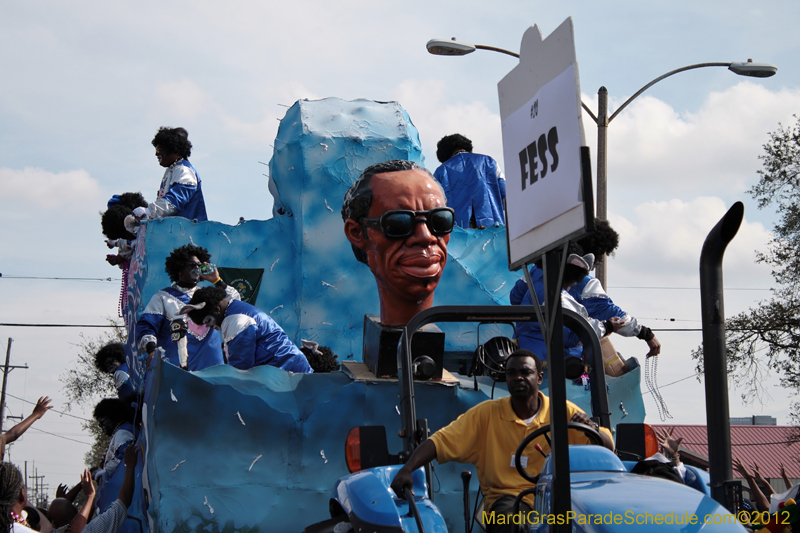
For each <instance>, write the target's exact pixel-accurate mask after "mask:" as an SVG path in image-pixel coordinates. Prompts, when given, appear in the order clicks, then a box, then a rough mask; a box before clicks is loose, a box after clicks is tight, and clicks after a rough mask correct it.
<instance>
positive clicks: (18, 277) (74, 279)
mask: <svg viewBox="0 0 800 533" xmlns="http://www.w3.org/2000/svg"><path fill="white" fill-rule="evenodd" d="M0 278H2V279H45V280H56V281H102V282H109V281H122V278H52V277H46V276H6V275H4V274H2V273H0Z"/></svg>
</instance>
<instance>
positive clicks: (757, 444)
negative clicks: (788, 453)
mask: <svg viewBox="0 0 800 533" xmlns="http://www.w3.org/2000/svg"><path fill="white" fill-rule="evenodd" d="M750 427H758V426H750ZM762 427H763V426H762ZM797 443H798V441H796V440H784V441H780V442H748V443H742V444H733V443H731V446H768V445H770V444H797ZM681 444H689V445H692V446H708V443H707V442H686V441H681Z"/></svg>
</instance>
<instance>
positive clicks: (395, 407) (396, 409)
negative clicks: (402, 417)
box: [394, 405, 400, 415]
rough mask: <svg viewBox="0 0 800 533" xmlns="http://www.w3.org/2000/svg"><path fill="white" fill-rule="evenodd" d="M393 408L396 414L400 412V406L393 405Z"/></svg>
mask: <svg viewBox="0 0 800 533" xmlns="http://www.w3.org/2000/svg"><path fill="white" fill-rule="evenodd" d="M394 410H395V411H397V414H398V415H399V414H400V408H399V407H397V406H396V405H395V406H394Z"/></svg>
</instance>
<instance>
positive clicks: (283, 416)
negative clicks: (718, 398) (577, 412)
mask: <svg viewBox="0 0 800 533" xmlns="http://www.w3.org/2000/svg"><path fill="white" fill-rule="evenodd" d="M390 159H408V160H411V161H415V162H417V163H419V164H420V165H423V166H424V158H423V155H422V150H421V147H420V142H419V134H418V132H417V130H416V128H415V127H414V125H413V124H412V122H411V120H410V118H409V116H408V114H407V113H406V112H405V111H404V110H403V108H402V107H401V106H400V105H399V104H398V103H396V102H387V103H380V102H373V101H368V100H356V101H352V102H348V101H343V100H340V99H336V98H328V99H325V100H320V101H307V100H301V101H298V102H297V103H295V105H294V106H292V107H291V108H290V109H289V110H288V111H287V113H286V116H285V117H284V119H283V120H282V121H281V124H280V127H279V130H278V136H277V138H276V140H275V151H274V155H273V157H272V159H271V161H270V165H269V168H270V180H269V189H270V192H271V193H272V194H273V196H274V207H273V218H271V219H269V220H265V221H246V222H242V223H240V224H238V225H236V226H229V225H225V224H221V223H217V222H210V221H209V222H202V223H195V222H192V221H190V220H186V219H183V218H168V219H163V220H157V221H152V222H149V223H147V224H146V225H144V226H142V228H141V229H140V230H139V235H138V243H137V247H136V254H135V256H134V258H133V259H132V262H131V268H130V274H129V276H130V277H129V288H128V311H127V315H126V323H127V324H128V334H129V338H130V339H133V338H135V324H136V320H137V319H138V317H139V316H140V315H141V313H142V311H143V309H144V307H145V306H146V304H147V302H148V301H149V299H150V298H151V297H152V296H153V294H155V293H156V292H157V291H158V290H159V289H161V288H163V287H165V286H167V285H169V279H168V277H167V276H166V273H165V272H164V260H165V258H166V256H167V255H168V254H169V253H170V252H171V251H172V250H173V249H174V248H176V247H178V246H182V245H184V244H189V243H193V244H196V245H198V246H203V247H205V248H207V249H208V251H209V252H210V253H211V254H212V256H213V257H212V261H213V262H214V263H216V264H217V265H218V266H220V267H227V268H231V269H263V274H262V275H261V280H260V286H258V291H257V294H256V295H255V300H254V301H255V305H256V306H258V307H259V308H261V309H262V310H264V311H266V312H267V313H269V314H270V315H271V316H272V318H273V319H275V320H276V321H277V322H278V323H279V324H280V325H281V326H282V327H283V329H284V330H285V331H286V333H287V334H288V335H289V337H290V338H291V339H292V340H293V341H294V342H295V343H297V344H298V345H299V344H300V340H301V339H307V340H312V341H316V342H318V343H319V344H320V345H324V346H330V347H331V348H332V349H333V352H334V353H336V354H337V355H338V356H339V359H340V361H341V360H352V361H361V358H362V356H361V351H362V329H363V317H364V314H378V311H379V301H378V294H377V289H376V287H375V283H374V281H373V277H372V274H371V273H370V271H369V269H368V267H367V266H366V265H364V264H361V263H359V262H358V261H356V259H355V258H354V257H353V254H352V251H351V248H350V244H349V242H348V241H347V240H346V239H345V237H344V233H343V222H342V219H341V215H340V210H341V205H342V198H343V197H344V193H345V191H346V190H347V189H348V188H349V186H350V184H351V183H352V182H353V181H354V180H355V179H356V178H357V177H358V175H359V174H360V173H361V172H362V170H363V169H364V168H366V167H367V166H369V165H371V164H374V163H378V162H381V161H386V160H390ZM448 255H449V258H448V262H447V267H446V268H445V271H444V275H443V276H442V279H441V281H440V284H439V287H438V288H437V290H436V295H435V300H434V305H463V304H472V305H492V304H507V303H508V293H509V291H510V290H511V288H512V286H513V284H514V282H515V281H516V280H517V278H518V273H514V272H509V271H508V269H507V263H506V257H507V254H506V239H505V228H504V227H500V228H489V229H486V230H464V229H461V228H456V229H455V230H454V231H453V234H452V237H451V240H450V243H449V245H448ZM251 285H252V284H251ZM440 328H441V329H442V330H443V331H444V332H445V333H446V350H448V351H449V352H459V351H460V352H467V351H468V352H472V351H474V349H475V347H476V345H477V342H478V339H477V333H476V329H475V325H474V324H442V325H440ZM502 333H503V331H502V328H501V327H498V326H489V327H486V326H484V327H482V328H481V331H480V335H481V339H480V342H485V341H486V340H488V339H489V338H490V337H492V336H495V335H498V334H502ZM504 333H505V334H508V330H507V329H506V330H505V331H504ZM129 366H130V368H131V369H132V371H133V374H134V377H135V379H136V380H137V381H138V383H139V384H140V386H141V385H142V382H143V380H144V372H143V365H142V362H141V360H140V359H139V357H138V354H136V353H135V352H134V353H133V354H132V357H131V361H129ZM638 383H639V372H638V371H634V372H632V373H630V374H627V375H625V376H623V377H622V378H618V379H613V378H609V384H610V389H611V397H610V399H609V404H610V405H611V407H612V422H613V423H614V424H616V423H617V422H619V421H620V420H621V419H622V418H623V417H624V418H625V421H626V422H641V421H642V420H643V419H644V407H643V404H642V400H641V394H640V393H639V391H638ZM144 385H145V406H144V407H143V412H142V415H143V427H144V429H143V432H144V440H145V445H146V457H145V471H144V475H143V485H144V487H143V488H144V497H143V498H142V500H143V506H144V507H145V509H144V511H146V515H147V517H148V520H149V522H150V523H149V526H150V529H151V530H154V531H198V532H199V531H221V530H225V531H289V530H302V529H303V527H304V526H305V525H308V524H311V523H313V522H316V521H319V520H323V519H325V518H327V517H328V499H329V496H330V491H331V489H332V487H333V485H334V482H335V481H336V480H337V479H338V478H339V477H341V476H343V475H346V474H347V468H346V466H345V461H344V442H345V438H346V434H347V431H348V430H349V429H350V428H352V427H354V426H358V425H385V426H386V427H387V434H388V436H389V448H390V450H393V451H396V450H398V449H399V448H400V446H401V443H400V439H399V438H398V437H397V436H396V432H397V429H399V426H400V416H399V413H398V411H397V403H398V391H399V389H398V385H397V382H396V381H392V380H378V379H374V380H366V381H365V380H357V379H355V378H354V377H353V376H351V375H349V374H347V373H344V372H336V373H331V374H310V375H302V374H290V373H287V372H284V371H282V370H279V369H276V368H272V367H258V368H254V369H251V370H247V371H240V370H237V369H235V368H232V367H227V366H219V367H212V368H209V369H205V370H202V371H199V372H184V371H182V370H180V369H179V368H176V367H174V366H172V365H170V364H168V363H161V362H158V363H157V364H156V365H155V366H154V368H153V370H151V372H150V373H149V374H148V375H147V380H146V384H144ZM631 388H633V389H634V390H633V392H631ZM545 392H546V391H545ZM491 394H494V395H495V396H498V395H504V394H506V393H505V392H504V391H503V390H502V388H501V387H500V386H498V387H497V389H496V390H493V389H492V387H491V381H489V382H488V383H487V382H485V381H481V383H480V384H479V386H478V387H477V390H476V388H475V387H474V382H473V380H472V379H469V380H461V382H460V383H459V384H449V385H446V384H443V383H424V384H421V385H420V386H419V387H418V388H417V408H418V416H419V417H421V418H428V422H429V426H430V428H431V430H432V431H435V430H436V429H439V428H440V427H442V426H444V425H446V424H447V423H449V422H450V421H451V420H453V419H455V418H456V417H457V416H458V415H459V414H461V413H462V412H464V411H465V410H466V409H468V408H470V407H471V406H473V405H475V404H477V403H479V402H481V401H483V400H486V399H487V398H489V397H490V396H491ZM570 397H571V399H573V401H575V402H576V403H578V404H579V405H581V406H582V407H583V408H584V409H585V410H587V411H589V410H590V408H589V401H588V392H585V391H584V388H583V387H582V386H575V387H570ZM620 402H623V404H624V407H625V411H623V410H617V409H615V406H616V405H620ZM463 469H464V466H463V465H457V464H448V465H442V466H437V467H436V471H437V477H438V481H437V485H436V488H437V489H438V492H437V496H436V497H437V502H436V503H437V505H438V506H439V507H440V509H441V510H442V512H443V514H444V515H445V517H446V518H447V519H448V521H449V522H450V525H451V526H453V527H455V526H456V525H457V524H459V523H460V521H461V520H462V510H461V505H462V503H461V501H462V500H461V497H462V496H461V479H460V476H459V474H460V472H461V471H462V470H463Z"/></svg>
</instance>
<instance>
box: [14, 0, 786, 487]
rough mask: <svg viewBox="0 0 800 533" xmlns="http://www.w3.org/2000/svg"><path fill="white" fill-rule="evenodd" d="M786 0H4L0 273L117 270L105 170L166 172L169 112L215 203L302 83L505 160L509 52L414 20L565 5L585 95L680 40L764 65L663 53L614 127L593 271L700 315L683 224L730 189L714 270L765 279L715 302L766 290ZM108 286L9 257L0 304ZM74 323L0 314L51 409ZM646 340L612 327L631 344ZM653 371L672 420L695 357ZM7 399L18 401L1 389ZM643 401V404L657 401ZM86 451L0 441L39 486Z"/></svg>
mask: <svg viewBox="0 0 800 533" xmlns="http://www.w3.org/2000/svg"><path fill="white" fill-rule="evenodd" d="M799 11H800V5H798V4H797V3H793V2H777V1H772V2H770V1H767V2H760V3H758V6H757V7H756V4H754V3H752V2H743V1H736V2H732V1H725V2H723V1H706V2H686V1H670V2H667V1H648V2H640V1H639V2H636V1H611V2H608V1H607V2H589V1H565V2H539V1H528V2H523V1H500V2H494V3H491V4H490V3H488V2H475V1H462V2H458V3H456V2H437V3H432V2H420V1H408V2H404V3H402V4H397V3H388V2H366V1H342V2H315V1H312V2H293V3H283V2H282V3H278V2H247V1H234V2H226V3H225V4H224V5H223V4H220V3H217V2H207V1H199V2H188V1H180V2H152V1H145V2H141V1H140V2H124V1H123V2H111V3H109V2H97V1H83V2H81V1H75V2H69V3H60V2H51V1H43V2H35V3H34V2H26V3H23V2H19V3H8V2H6V3H4V4H3V6H2V7H0V43H1V45H0V72H3V83H2V84H0V224H1V225H2V226H1V227H2V231H1V232H0V250H2V252H1V253H0V272H2V273H3V274H4V276H45V277H89V278H106V277H112V278H118V277H119V274H118V270H116V269H115V268H113V267H110V266H108V265H107V264H106V263H105V262H104V261H103V258H104V256H105V254H106V253H107V249H106V248H105V245H104V243H103V241H102V236H101V234H100V227H99V215H98V213H99V212H100V211H101V210H102V209H103V208H104V206H105V201H106V199H107V198H108V197H109V196H110V195H111V194H113V193H118V192H124V191H129V190H133V191H141V192H143V193H144V194H145V196H146V197H147V198H152V197H153V196H154V194H155V191H156V189H157V187H158V184H159V181H160V177H161V174H162V171H161V169H160V167H158V165H157V163H156V161H155V157H154V153H153V152H154V151H153V148H152V146H151V145H150V140H151V139H152V137H153V135H154V134H155V132H156V130H157V129H158V127H159V126H163V125H169V126H183V127H185V128H186V129H187V130H188V131H189V133H190V139H191V140H192V142H193V143H194V145H195V148H194V152H193V156H192V162H193V164H194V165H195V166H196V168H197V169H198V171H199V173H200V175H201V177H202V178H203V186H204V189H205V193H206V201H207V204H208V206H209V215H210V217H211V218H212V219H215V220H219V221H222V222H226V223H235V222H236V221H237V220H238V219H239V217H240V216H242V217H245V218H247V219H265V218H269V217H270V216H271V205H272V200H271V197H270V196H269V193H268V190H267V179H266V177H265V176H264V174H266V173H267V167H266V166H264V165H262V164H260V162H263V163H266V162H268V161H269V159H270V157H271V153H272V148H271V146H270V145H271V144H272V143H273V139H274V137H275V132H276V130H277V126H278V119H280V117H282V116H283V113H284V112H285V109H286V107H287V106H290V105H291V104H292V103H293V102H295V101H296V100H297V99H299V98H322V97H328V96H337V97H340V98H345V99H353V98H359V97H364V98H370V99H374V100H397V101H399V102H400V103H401V104H402V105H403V106H404V107H405V108H406V110H407V111H408V113H409V114H410V116H411V118H412V120H413V121H414V123H415V125H416V126H417V128H418V129H419V131H420V136H421V140H422V143H423V147H424V150H425V155H426V158H427V162H428V166H429V168H430V169H431V170H433V169H434V168H435V166H436V160H435V155H434V150H435V143H436V141H437V140H438V139H439V138H441V137H442V136H444V135H446V134H449V133H453V132H461V133H463V134H465V135H467V136H469V137H471V138H472V139H473V141H474V142H475V150H476V151H477V152H482V153H487V154H490V155H493V156H495V157H497V158H498V160H501V164H504V163H503V162H502V150H501V141H500V119H499V114H498V105H497V82H498V81H499V80H500V78H502V77H503V76H504V75H505V74H506V73H507V72H508V71H509V70H510V69H511V68H513V66H514V65H515V64H516V60H514V59H513V58H510V57H507V56H503V55H499V54H494V53H490V52H477V53H474V54H472V55H469V56H465V57H458V58H446V57H436V56H432V55H429V54H428V53H427V52H426V50H425V43H426V42H427V41H428V39H430V38H433V37H437V38H450V37H457V38H458V39H459V40H463V41H470V42H475V43H480V44H488V45H494V46H499V47H503V48H508V49H511V50H515V51H516V50H518V49H519V43H520V39H521V37H522V34H523V32H524V31H525V29H527V27H528V26H531V25H533V24H538V25H539V26H540V28H541V29H542V31H543V33H544V34H545V35H547V34H549V33H550V32H551V31H552V30H553V29H555V28H556V27H557V26H558V25H559V24H560V23H561V22H562V21H563V20H564V19H565V18H566V17H567V16H572V17H573V21H574V25H575V35H576V48H577V54H578V66H579V72H580V81H581V90H582V92H583V94H584V101H585V102H586V103H587V104H588V105H589V107H590V108H592V109H596V93H597V89H598V88H599V87H600V86H601V85H605V86H606V87H607V88H608V90H609V95H610V101H611V108H612V109H614V108H615V106H618V105H619V104H620V103H621V102H623V101H624V100H625V98H627V96H629V95H631V94H633V93H634V92H635V91H636V90H638V89H639V87H641V86H642V85H644V84H645V83H647V82H648V81H649V80H651V79H653V78H655V77H657V76H659V75H661V74H662V73H664V72H667V71H669V70H672V69H674V68H678V67H681V66H684V65H688V64H692V63H700V62H707V61H744V60H747V59H748V58H752V59H753V60H754V61H762V62H770V63H774V64H775V65H777V66H778V69H779V71H778V74H777V75H776V76H774V77H773V78H769V79H766V80H755V79H745V78H741V77H738V76H735V75H734V74H732V73H731V72H728V71H727V70H726V69H724V68H713V69H712V68H708V69H701V70H697V71H692V72H687V73H682V74H678V75H677V76H675V77H673V78H670V79H668V80H665V81H663V82H661V83H660V84H658V85H656V86H655V87H653V88H652V89H651V90H649V91H648V92H647V93H645V95H643V96H642V97H640V98H639V99H638V100H637V101H636V102H635V103H634V104H632V105H631V106H629V107H628V108H626V110H625V111H623V112H622V113H621V114H620V115H619V116H618V117H617V118H616V119H615V120H614V122H613V123H612V124H611V126H610V128H609V197H610V200H609V213H610V219H611V221H612V224H613V225H614V226H615V227H616V228H617V229H618V231H620V233H621V235H622V243H621V246H620V249H619V251H618V252H617V254H616V256H615V257H613V258H612V259H611V261H610V264H609V287H610V288H609V292H610V294H611V296H612V297H613V298H614V299H615V301H616V302H618V303H619V304H620V305H621V306H622V307H623V308H625V309H626V310H628V311H629V312H630V313H631V314H633V315H635V316H637V317H640V318H641V319H642V321H643V322H644V323H645V324H647V325H649V326H651V327H654V328H659V327H667V326H668V325H672V326H674V325H675V324H679V325H680V327H689V328H698V327H699V322H698V320H699V316H700V307H699V296H698V294H697V291H695V290H692V289H691V288H693V287H697V286H698V279H697V260H698V257H699V250H700V246H701V245H702V241H703V238H704V236H705V234H706V233H707V232H708V230H709V229H710V228H711V227H712V226H713V224H714V223H715V222H716V220H717V219H719V217H721V216H722V214H723V213H724V212H725V210H726V209H727V207H729V206H730V205H731V204H732V203H733V202H734V201H736V200H742V201H744V202H745V204H746V214H745V216H746V222H745V224H744V226H743V228H742V230H741V232H740V235H739V236H738V237H737V239H736V241H734V244H732V246H731V248H730V249H729V251H728V253H727V254H726V258H725V279H726V283H727V285H728V287H731V288H739V289H759V290H729V291H728V292H727V293H726V311H727V313H728V314H729V315H731V314H734V313H736V312H738V311H741V310H744V309H746V308H747V307H748V306H749V305H751V304H752V303H753V302H754V301H757V300H758V299H759V298H764V297H767V296H768V294H769V293H768V291H766V290H764V289H768V288H769V287H770V286H771V278H770V276H769V271H768V269H765V268H763V267H761V266H757V265H754V263H753V257H754V250H756V249H762V250H763V249H764V246H765V243H766V242H767V240H768V239H769V233H768V230H769V227H770V224H771V222H772V220H773V213H772V212H770V211H766V212H764V211H758V210H756V209H755V205H754V202H752V201H751V200H750V198H749V196H748V195H746V193H745V191H746V190H747V189H748V188H749V187H750V186H752V185H753V184H754V183H755V181H756V179H757V176H756V171H757V170H758V168H759V162H758V159H757V157H758V155H759V153H760V151H761V145H762V144H763V143H764V142H766V140H767V137H766V135H767V132H769V131H772V130H774V129H775V128H776V127H777V125H778V122H781V121H782V122H783V123H785V124H788V123H791V122H792V121H793V119H792V114H793V113H796V112H797V111H798V110H800V69H798V66H799V65H798V63H799V62H800V59H798V58H800V50H799V49H798V48H800V46H798V40H797V38H796V26H797V23H798V22H800V16H798V15H800V13H798V12H799ZM587 120H588V119H587ZM585 127H586V133H587V143H588V144H589V146H590V147H591V148H592V155H593V157H594V143H595V142H596V141H595V134H594V129H593V127H592V126H591V123H590V122H588V121H587V122H586V123H585ZM645 287H668V288H669V289H653V288H645ZM118 293H119V285H118V283H117V282H110V283H109V282H66V281H64V282H58V281H34V280H15V279H10V278H8V277H4V278H3V279H0V322H4V323H5V322H25V323H84V324H96V323H102V322H103V321H104V319H105V317H106V316H113V315H114V314H115V312H116V305H117V297H118ZM670 318H675V319H676V320H677V321H678V322H675V323H672V322H668V321H666V320H667V319H670ZM79 333H80V330H77V329H68V330H52V329H47V330H45V329H23V328H0V341H2V344H3V345H5V339H6V338H7V337H9V336H11V337H13V338H14V339H15V341H14V345H13V362H14V363H15V364H22V363H25V362H27V363H28V365H29V366H30V370H27V371H22V370H16V371H14V372H13V373H12V374H11V375H10V378H9V391H10V392H11V393H12V394H14V395H15V396H18V397H21V398H25V399H27V400H30V401H34V402H35V400H36V398H38V396H40V395H44V394H50V395H51V396H54V397H56V399H57V403H58V408H59V409H61V408H63V395H62V394H61V392H60V387H61V385H60V383H59V382H58V376H59V375H60V374H62V373H64V372H65V371H66V369H67V368H68V367H69V366H70V365H71V362H72V361H73V360H74V357H75V353H76V348H75V347H74V346H73V344H74V343H76V342H78V340H79V338H78V335H79ZM86 333H87V334H90V335H92V334H96V331H87V332H86ZM658 336H659V338H660V339H661V341H662V343H663V344H664V352H663V354H664V355H663V356H662V358H661V362H660V366H659V372H660V374H659V381H660V383H661V384H662V385H665V384H667V383H670V382H673V381H676V380H679V379H683V378H686V377H688V376H691V374H692V373H693V366H694V365H693V363H692V362H691V360H690V358H689V355H688V354H689V352H690V350H691V349H692V348H694V347H695V346H697V345H698V344H699V343H700V333H699V332H688V333H678V332H675V333H669V332H664V333H660V334H659V335H658ZM643 345H644V343H642V342H641V341H635V340H634V341H620V342H619V343H618V346H617V347H618V349H619V350H620V351H621V352H623V354H625V355H638V356H640V357H641V356H642V355H643V353H644V352H643ZM772 379H773V381H768V382H767V383H768V386H769V385H770V384H773V383H774V377H773V378H772ZM662 394H663V395H664V397H665V399H666V401H667V403H668V405H669V406H670V411H671V412H672V414H673V415H674V416H675V422H678V423H703V422H704V420H705V413H704V411H703V409H701V408H700V405H701V404H702V385H701V384H698V383H697V381H696V380H695V379H694V378H692V379H688V380H685V381H682V382H680V383H678V384H675V385H670V386H669V387H664V389H663V391H662ZM771 394H772V397H771V398H765V403H764V404H763V405H761V404H754V405H743V404H742V403H741V402H740V401H739V400H738V393H737V392H736V391H732V393H731V400H732V402H731V414H732V415H734V416H746V415H750V414H770V415H773V416H777V417H778V419H779V422H781V423H786V422H788V418H787V416H788V400H787V397H786V394H785V393H783V392H782V391H780V390H778V389H774V388H773V390H772V391H771ZM646 398H647V396H646ZM8 405H9V410H10V412H11V414H14V415H18V414H20V413H21V412H24V413H25V414H27V413H29V412H30V408H31V406H30V405H27V404H23V403H22V402H20V401H18V400H14V399H11V400H10V401H9V404H8ZM647 407H648V409H649V411H650V412H651V413H656V409H655V406H654V404H653V403H652V402H650V403H648V404H647ZM77 413H78V414H81V411H80V410H78V411H77ZM650 420H651V421H658V417H657V416H656V417H655V418H652V417H651V419H650ZM6 427H8V423H6ZM36 427H38V428H40V429H43V430H45V431H50V432H53V433H59V434H63V435H67V436H70V438H73V439H76V440H84V441H88V438H87V437H85V436H83V437H82V436H81V435H80V428H79V427H78V426H77V424H76V421H75V420H74V419H71V418H68V417H59V416H57V415H56V414H55V413H50V414H48V415H47V416H46V417H45V419H43V420H42V421H41V422H39V423H38V424H37V426H36ZM54 450H59V457H58V459H57V460H56V459H55V458H54V456H53V451H54ZM83 451H85V446H83V445H81V444H78V443H76V442H72V441H66V440H63V439H58V438H56V437H51V436H48V435H45V434H42V433H38V432H36V431H31V432H30V433H28V434H27V435H26V437H25V438H24V441H21V442H20V444H18V445H16V446H15V447H14V448H12V452H11V458H12V460H14V461H15V462H21V461H23V460H29V461H33V460H36V462H37V466H39V470H40V473H44V474H46V475H47V476H48V477H47V482H49V483H50V487H51V488H54V487H55V486H56V485H57V484H58V483H59V482H67V481H70V480H72V481H76V480H77V474H78V471H79V469H80V465H81V462H82V454H83Z"/></svg>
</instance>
